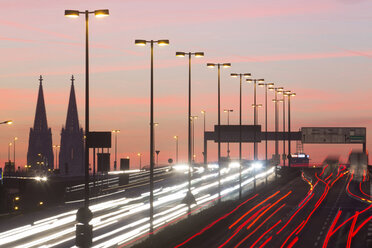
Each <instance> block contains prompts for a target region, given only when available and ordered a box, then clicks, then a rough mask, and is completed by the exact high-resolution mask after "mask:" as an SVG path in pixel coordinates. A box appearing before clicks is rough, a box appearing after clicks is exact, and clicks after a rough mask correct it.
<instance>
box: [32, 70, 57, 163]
mask: <svg viewBox="0 0 372 248" xmlns="http://www.w3.org/2000/svg"><path fill="white" fill-rule="evenodd" d="M39 82H40V84H39V93H38V96H37V103H36V113H35V120H34V127H33V128H30V136H29V141H28V151H27V164H28V165H32V168H35V169H36V170H46V169H53V168H54V156H53V150H52V130H51V129H50V128H49V127H48V122H47V115H46V110H45V102H44V92H43V77H42V76H41V75H40V78H39Z"/></svg>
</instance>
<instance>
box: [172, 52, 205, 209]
mask: <svg viewBox="0 0 372 248" xmlns="http://www.w3.org/2000/svg"><path fill="white" fill-rule="evenodd" d="M185 56H188V60H189V100H188V118H187V119H188V120H187V125H188V139H187V140H188V153H187V155H188V156H187V158H188V160H187V162H188V164H189V171H188V181H189V187H188V193H187V194H188V195H187V197H193V196H192V194H191V57H192V56H195V57H196V58H201V57H204V52H194V53H192V52H176V57H185ZM177 147H178V137H177ZM193 160H194V159H193ZM176 161H177V163H178V148H177V159H176ZM189 206H190V204H189ZM189 210H190V207H189Z"/></svg>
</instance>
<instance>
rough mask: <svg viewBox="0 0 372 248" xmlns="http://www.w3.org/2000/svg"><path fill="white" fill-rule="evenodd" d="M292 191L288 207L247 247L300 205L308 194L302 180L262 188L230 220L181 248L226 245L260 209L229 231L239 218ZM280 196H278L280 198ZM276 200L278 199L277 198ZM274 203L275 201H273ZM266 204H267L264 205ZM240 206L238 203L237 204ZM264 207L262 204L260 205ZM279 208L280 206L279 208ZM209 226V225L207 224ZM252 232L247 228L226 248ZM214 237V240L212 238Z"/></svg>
mask: <svg viewBox="0 0 372 248" xmlns="http://www.w3.org/2000/svg"><path fill="white" fill-rule="evenodd" d="M291 189H293V190H294V192H293V193H291V196H290V197H289V198H288V200H287V201H286V202H285V203H286V204H287V205H286V206H285V207H283V208H282V209H281V210H280V211H281V212H278V214H277V215H274V216H273V217H272V218H271V219H270V220H269V221H268V222H267V223H265V225H263V226H262V227H261V229H259V230H258V231H256V233H255V234H254V235H253V236H252V238H250V239H248V240H246V241H245V243H244V244H242V245H243V247H244V245H246V244H247V243H250V242H254V241H253V240H254V239H255V238H256V237H257V236H259V235H260V234H261V233H262V230H264V228H265V227H266V226H268V225H270V224H272V223H273V222H275V221H276V220H277V219H280V217H281V216H282V215H283V212H288V211H290V210H291V209H292V206H293V205H295V204H296V203H298V199H297V198H298V197H300V198H301V195H302V197H303V196H304V195H305V194H306V191H305V190H303V189H304V182H302V180H301V179H299V178H295V179H293V180H292V181H291V182H289V183H287V184H285V185H280V187H278V185H277V184H275V186H274V184H272V186H271V187H270V186H268V188H262V190H260V191H258V192H257V193H259V194H260V195H259V196H258V197H257V198H255V199H254V200H252V201H251V202H249V203H247V205H244V206H243V207H241V208H239V209H238V210H237V211H236V212H234V213H233V214H231V215H230V216H229V217H228V218H225V219H222V220H221V221H220V222H218V223H217V224H216V225H215V226H213V227H212V228H210V229H208V230H206V231H205V232H204V233H203V234H202V235H198V236H196V237H195V238H194V239H192V240H191V241H189V242H188V243H186V244H185V245H184V246H181V247H219V246H220V245H221V244H223V243H225V242H226V241H227V240H228V239H229V238H230V237H231V236H232V235H233V234H234V231H235V230H236V227H235V226H239V225H240V224H242V223H243V222H244V221H245V220H247V219H249V218H250V217H252V215H253V214H254V213H256V212H257V210H259V209H258V208H256V209H255V211H252V212H251V213H249V215H246V216H245V217H244V218H243V219H241V222H240V224H239V225H238V224H236V225H235V226H234V227H233V228H231V229H229V227H230V226H231V225H232V224H233V223H234V222H236V221H237V220H238V219H239V218H241V217H242V216H243V215H244V214H246V213H247V212H248V211H250V210H251V209H252V208H254V207H255V206H257V205H258V204H260V203H261V202H262V201H264V200H265V199H267V198H268V197H269V196H270V195H272V194H274V193H275V192H277V191H278V190H280V191H283V193H282V194H280V195H281V196H282V195H284V193H288V192H289V191H290V190H291ZM278 197H279V196H277V198H278ZM245 199H248V197H245ZM275 199H276V198H275ZM272 201H274V199H273V200H272ZM264 204H266V203H264ZM237 205H238V203H237ZM260 207H262V204H261V205H260ZM278 207H279V206H278ZM274 211H275V209H274V208H273V209H272V211H269V212H267V214H265V215H263V216H262V219H261V220H260V221H257V223H256V224H255V225H253V226H252V229H253V230H254V228H256V227H257V226H259V225H260V224H261V223H262V221H263V220H264V219H265V218H266V217H267V216H269V215H270V214H272V213H273V212H274ZM206 225H208V223H206ZM250 231H251V230H246V228H242V229H241V231H240V232H238V233H237V234H236V235H235V236H234V237H233V238H232V239H231V240H230V241H228V242H227V243H226V244H225V246H226V247H232V246H234V245H237V244H238V243H239V242H240V241H241V240H243V239H244V238H245V237H246V236H247V235H249V233H250ZM211 237H213V238H211Z"/></svg>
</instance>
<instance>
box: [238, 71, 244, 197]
mask: <svg viewBox="0 0 372 248" xmlns="http://www.w3.org/2000/svg"><path fill="white" fill-rule="evenodd" d="M242 77H243V75H242V74H240V85H239V199H241V198H242Z"/></svg>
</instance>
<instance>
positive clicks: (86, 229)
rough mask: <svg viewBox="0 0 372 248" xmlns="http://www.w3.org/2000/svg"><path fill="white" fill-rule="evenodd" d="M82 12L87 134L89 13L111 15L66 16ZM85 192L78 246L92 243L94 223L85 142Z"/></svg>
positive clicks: (86, 126)
mask: <svg viewBox="0 0 372 248" xmlns="http://www.w3.org/2000/svg"><path fill="white" fill-rule="evenodd" d="M80 14H84V15H85V135H86V136H88V135H89V36H88V34H89V25H88V23H89V14H94V15H95V16H96V17H104V16H108V15H109V10H108V9H99V10H94V11H88V10H85V11H78V10H65V16H66V17H71V18H77V17H79V15H80ZM84 155H85V158H84V161H85V166H84V170H85V171H84V172H85V194H84V207H82V208H80V209H79V210H78V212H77V214H76V217H77V221H78V223H81V224H77V225H76V240H75V244H76V246H78V247H89V246H91V245H92V236H93V234H92V232H93V231H92V225H89V221H90V220H91V219H92V217H93V214H92V212H91V211H90V210H89V145H88V144H87V142H85V153H84Z"/></svg>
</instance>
